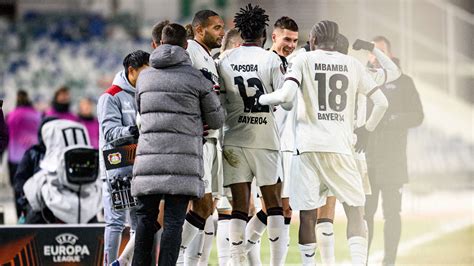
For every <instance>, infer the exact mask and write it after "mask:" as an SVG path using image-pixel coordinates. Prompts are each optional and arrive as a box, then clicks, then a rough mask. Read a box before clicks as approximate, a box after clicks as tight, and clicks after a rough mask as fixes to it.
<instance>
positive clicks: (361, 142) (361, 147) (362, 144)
mask: <svg viewBox="0 0 474 266" xmlns="http://www.w3.org/2000/svg"><path fill="white" fill-rule="evenodd" d="M354 134H356V135H357V142H356V144H355V146H354V148H355V151H356V152H365V150H366V149H367V143H368V141H369V134H370V132H369V131H368V130H367V129H366V128H365V126H361V127H359V128H356V129H355V130H354Z"/></svg>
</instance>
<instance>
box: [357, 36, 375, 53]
mask: <svg viewBox="0 0 474 266" xmlns="http://www.w3.org/2000/svg"><path fill="white" fill-rule="evenodd" d="M374 47H375V45H374V44H373V43H371V42H367V41H363V40H361V39H357V40H356V41H355V42H354V44H352V49H354V50H356V51H357V50H360V49H362V50H367V51H369V52H372V51H373V50H374Z"/></svg>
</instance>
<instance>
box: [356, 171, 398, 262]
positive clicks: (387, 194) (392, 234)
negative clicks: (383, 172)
mask: <svg viewBox="0 0 474 266" xmlns="http://www.w3.org/2000/svg"><path fill="white" fill-rule="evenodd" d="M369 177H370V170H369ZM372 180H373V179H372V178H371V180H370V185H371V189H372V195H367V196H366V202H365V220H366V221H367V227H368V230H369V248H370V244H371V242H372V238H373V236H374V215H375V213H376V212H377V206H378V204H379V196H380V195H381V196H382V210H383V217H384V220H385V223H384V258H383V261H382V264H383V265H394V264H395V260H396V258H397V250H398V244H399V242H400V235H401V230H402V222H401V218H400V211H401V206H402V187H403V185H402V184H382V185H380V184H377V183H376V182H373V181H372Z"/></svg>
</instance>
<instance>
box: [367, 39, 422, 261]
mask: <svg viewBox="0 0 474 266" xmlns="http://www.w3.org/2000/svg"><path fill="white" fill-rule="evenodd" d="M373 41H374V43H375V47H377V48H378V49H380V50H381V51H382V52H384V53H385V54H386V55H387V56H389V57H390V58H392V60H393V61H394V62H395V63H397V62H398V60H397V59H395V58H393V56H392V53H391V47H390V42H389V41H388V40H387V39H386V38H385V37H382V36H379V37H376V38H374V40H373ZM369 63H370V65H371V66H372V67H376V68H377V67H380V64H379V62H378V61H377V59H376V58H375V56H373V55H371V56H370V57H369ZM381 90H382V92H383V93H384V94H385V96H386V97H387V100H388V102H389V107H388V109H387V112H386V113H385V115H384V117H383V119H382V121H380V124H379V125H378V127H377V128H376V129H375V130H374V132H372V133H371V135H370V138H369V144H368V147H367V151H366V155H367V166H368V174H369V179H370V186H371V189H372V194H371V195H367V198H366V205H365V218H366V221H367V226H368V230H369V247H370V243H371V240H372V238H373V233H374V215H375V212H376V211H377V206H378V200H379V194H381V195H382V198H383V201H382V208H383V215H384V219H385V224H384V258H383V262H382V265H394V264H395V260H396V257H397V249H398V243H399V241H400V234H401V218H400V211H401V205H402V188H403V185H404V184H406V183H407V182H408V171H407V154H406V151H407V134H408V129H410V128H413V127H416V126H419V125H420V124H421V122H422V121H423V117H424V116H423V108H422V106H421V102H420V97H419V95H418V92H417V90H416V87H415V84H414V83H413V80H412V79H411V78H410V77H409V76H407V75H405V74H402V75H401V76H400V78H398V79H396V80H395V81H393V82H389V83H387V84H385V85H383V86H382V87H381ZM371 108H372V106H368V110H369V111H370V110H371Z"/></svg>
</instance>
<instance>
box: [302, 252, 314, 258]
mask: <svg viewBox="0 0 474 266" xmlns="http://www.w3.org/2000/svg"><path fill="white" fill-rule="evenodd" d="M315 254H316V252H313V253H311V254H306V253H305V254H304V255H305V256H306V257H307V258H311V257H314V255H315Z"/></svg>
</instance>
